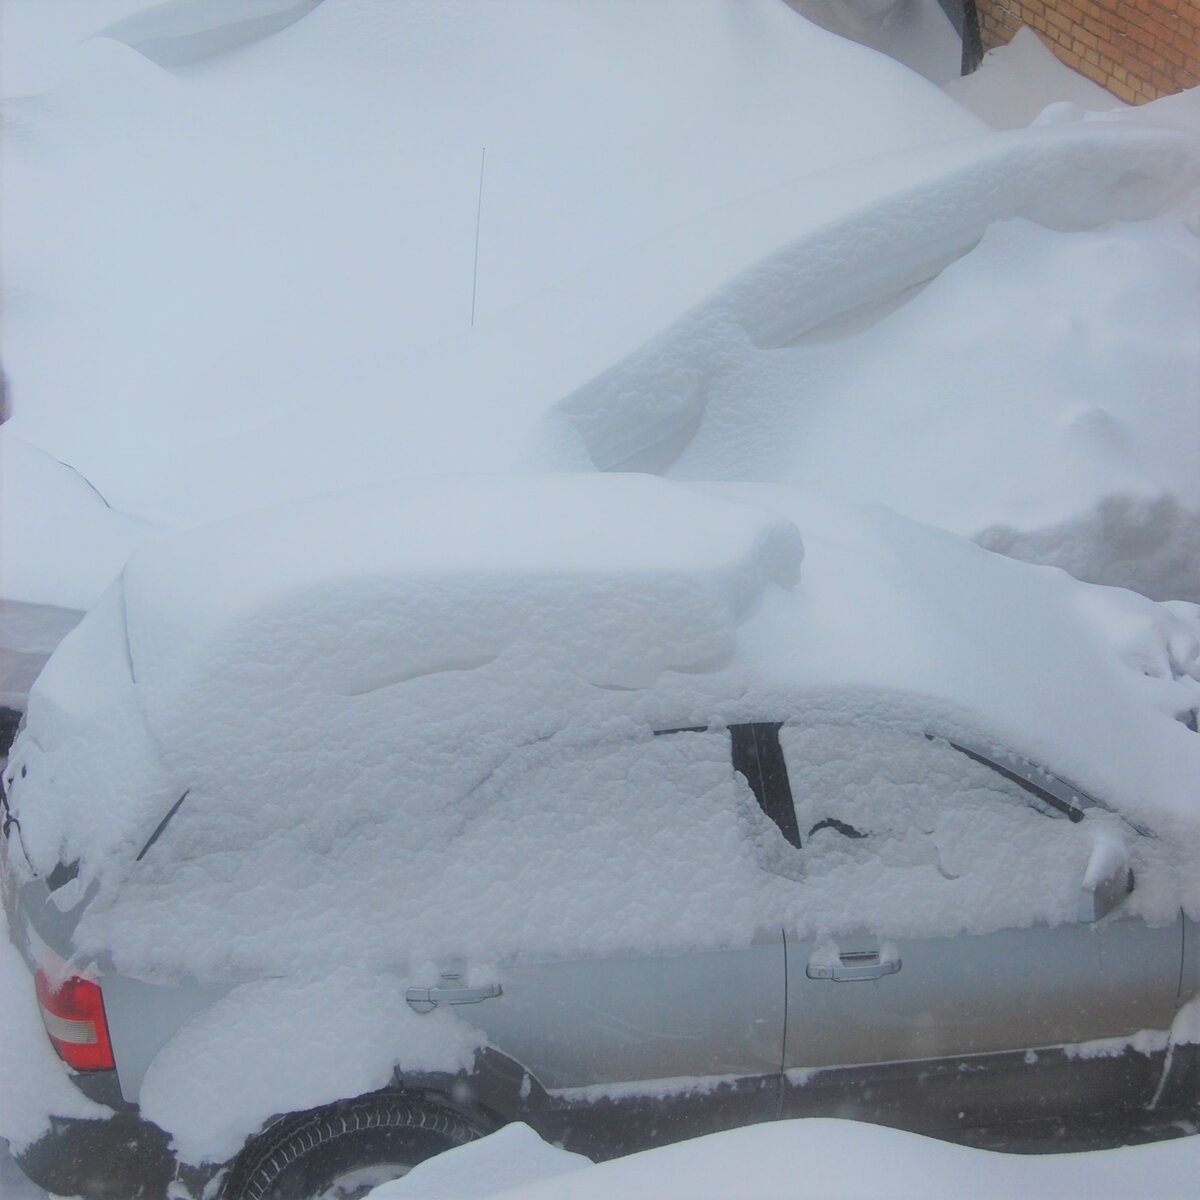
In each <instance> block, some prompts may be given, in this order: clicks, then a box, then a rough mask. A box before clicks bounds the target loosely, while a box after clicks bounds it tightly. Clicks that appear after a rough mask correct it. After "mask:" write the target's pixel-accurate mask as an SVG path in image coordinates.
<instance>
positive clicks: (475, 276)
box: [471, 146, 487, 329]
mask: <svg viewBox="0 0 1200 1200" xmlns="http://www.w3.org/2000/svg"><path fill="white" fill-rule="evenodd" d="M486 162H487V147H486V146H484V148H483V153H482V154H480V156H479V199H478V200H477V201H476V204H475V264H474V266H473V267H472V268H471V328H472V329H474V328H475V293H476V291H477V289H478V284H479V218H480V217H481V216H482V215H483V168H484V164H485V163H486Z"/></svg>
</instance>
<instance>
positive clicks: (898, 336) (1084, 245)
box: [541, 125, 1200, 600]
mask: <svg viewBox="0 0 1200 1200" xmlns="http://www.w3.org/2000/svg"><path fill="white" fill-rule="evenodd" d="M1086 128H1087V127H1086V126H1078V125H1077V126H1072V127H1056V128H1054V129H1053V130H1051V129H1040V130H1034V131H1029V133H1030V135H1031V136H1033V135H1038V136H1040V135H1041V134H1054V135H1055V136H1059V135H1061V136H1063V137H1064V138H1066V139H1067V140H1068V141H1070V140H1072V139H1073V137H1074V134H1075V133H1076V132H1079V131H1081V130H1084V129H1086ZM1091 128H1096V126H1092V127H1091ZM1105 128H1109V129H1112V128H1115V127H1114V126H1107V127H1105ZM1197 144H1198V145H1200V143H1197ZM1186 145H1187V143H1185V142H1180V143H1177V144H1176V149H1177V150H1179V151H1180V152H1181V153H1184V154H1185V155H1186V154H1190V153H1191V152H1190V151H1186V150H1185V146H1186ZM1131 147H1132V143H1129V144H1127V147H1126V148H1131ZM1014 148H1022V152H1024V151H1025V150H1028V149H1029V147H1028V145H1027V144H1024V143H1017V144H1016V146H1015V147H1014ZM1076 148H1077V149H1080V148H1082V144H1080V145H1079V146H1077V147H1076ZM1098 148H1099V147H1098V145H1096V146H1091V147H1088V148H1087V153H1089V154H1090V153H1092V152H1094V151H1096V150H1098ZM1113 150H1114V151H1115V150H1116V147H1115V145H1114V147H1113ZM998 161H999V160H995V159H994V160H991V161H990V162H989V163H988V164H987V166H986V169H982V170H981V174H980V178H979V185H980V188H981V189H982V190H981V193H980V195H981V205H982V207H981V210H980V216H982V215H983V213H984V212H990V215H993V216H995V215H999V214H997V211H996V207H997V206H996V204H995V195H994V192H995V189H996V188H997V187H1006V186H1007V185H1005V184H1001V183H1000V182H999V181H998V180H997V178H996V176H995V175H994V174H993V172H994V170H995V168H996V166H997V163H998ZM1104 162H1105V163H1107V164H1108V165H1110V166H1111V165H1113V164H1114V162H1115V158H1106V159H1105V160H1104ZM1094 165H1095V166H1096V167H1099V166H1100V164H1099V162H1098V161H1097V162H1096V163H1095V164H1094ZM1160 165H1161V164H1160ZM1100 169H1101V170H1102V171H1103V170H1106V169H1107V168H1100ZM1192 169H1193V168H1192V167H1189V168H1188V169H1187V170H1188V171H1191V170H1192ZM1015 173H1016V174H1017V175H1019V176H1020V177H1021V179H1022V181H1023V182H1022V183H1021V184H1018V185H1014V186H1015V187H1016V188H1017V189H1018V190H1019V188H1020V187H1023V186H1026V185H1029V184H1030V183H1031V181H1032V179H1034V178H1036V176H1029V175H1022V174H1021V172H1020V171H1019V170H1015ZM956 174H957V178H956V180H955V187H954V188H953V190H952V192H951V193H950V194H951V195H952V196H953V200H952V201H949V200H948V203H947V207H946V208H945V209H941V208H940V207H939V206H938V204H937V203H936V202H935V199H934V194H931V192H925V193H918V194H920V195H921V201H920V203H917V202H916V201H915V200H913V199H910V201H909V202H908V203H905V204H901V203H900V202H899V201H898V200H893V201H890V202H883V203H880V204H878V205H875V206H872V207H871V208H870V209H869V210H868V213H869V220H868V219H867V216H866V215H864V216H862V217H854V218H846V219H844V220H843V221H841V222H839V223H837V224H834V225H832V226H831V227H829V228H827V229H825V230H822V231H819V232H818V233H815V234H813V235H811V236H810V237H808V238H805V239H802V240H801V241H799V242H797V243H795V244H793V245H791V246H789V247H786V248H784V249H783V250H781V251H779V252H778V253H777V254H775V255H773V256H770V257H769V258H767V259H766V260H764V261H763V262H762V263H761V264H760V265H759V266H758V267H756V268H754V269H753V270H751V271H749V272H747V273H745V274H744V275H743V276H741V277H740V278H739V279H738V280H737V281H735V282H734V283H733V284H731V285H730V286H728V287H727V288H725V289H723V290H722V291H720V292H718V293H717V294H716V295H715V296H714V297H713V298H712V299H711V300H710V301H708V302H706V303H704V304H702V305H700V306H699V307H697V308H696V309H695V310H693V312H692V313H691V314H689V315H688V316H687V317H685V318H683V319H682V320H681V321H679V322H678V323H676V324H675V325H674V326H673V327H672V328H671V329H669V330H668V331H666V332H665V333H663V334H662V335H660V336H659V337H658V338H656V339H654V340H652V341H651V342H650V343H648V344H647V345H646V346H645V347H643V348H642V349H641V350H639V351H638V352H637V353H636V354H634V355H632V356H630V357H629V358H628V359H626V360H625V361H624V362H622V363H620V364H618V365H617V366H614V367H612V368H611V369H609V370H608V371H606V372H604V373H603V374H601V375H600V376H599V377H598V378H597V379H596V380H594V381H593V382H591V383H589V384H588V385H587V386H586V387H584V388H582V389H580V390H579V391H577V392H576V393H575V394H574V395H573V396H571V397H569V398H567V399H566V400H564V401H562V402H561V403H560V404H559V405H557V406H556V408H555V410H554V411H553V412H552V414H551V415H550V417H549V418H548V420H547V422H546V423H545V426H544V428H543V436H542V443H541V444H542V454H543V458H544V460H545V461H548V462H553V461H555V460H556V459H557V460H558V461H561V462H573V463H576V464H578V465H579V466H581V467H598V468H599V469H601V470H611V469H616V470H621V469H629V468H636V469H641V470H651V471H658V472H663V473H666V474H668V475H670V476H672V477H674V478H679V479H743V480H747V479H754V480H771V481H788V482H794V483H799V484H802V485H803V486H805V487H806V488H813V489H819V490H823V491H827V492H829V493H830V494H832V495H836V496H841V497H844V498H847V499H855V500H875V501H878V502H882V503H885V504H888V505H889V506H891V507H894V508H895V509H897V510H898V511H901V512H904V513H906V514H908V515H910V516H913V517H915V518H917V519H918V520H922V521H926V522H929V523H931V524H936V525H939V526H942V527H943V528H947V529H950V530H952V531H954V532H956V533H960V534H964V535H967V536H973V537H978V538H980V540H981V541H983V543H984V544H985V545H987V546H989V548H992V549H997V550H1002V551H1004V552H1007V553H1011V554H1013V555H1014V556H1016V557H1027V558H1030V559H1032V560H1034V561H1040V562H1050V563H1054V564H1056V565H1062V566H1066V567H1068V568H1070V569H1072V571H1073V572H1074V573H1076V574H1077V575H1079V576H1080V577H1081V578H1083V579H1087V580H1092V581H1096V582H1103V583H1119V584H1124V585H1128V586H1135V587H1138V588H1139V589H1141V590H1144V591H1146V592H1147V593H1148V594H1150V595H1151V596H1154V597H1156V598H1159V599H1175V598H1182V599H1192V600H1195V599H1198V598H1200V474H1198V473H1197V472H1196V469H1195V468H1196V463H1197V462H1200V321H1198V320H1197V317H1198V316H1200V242H1197V240H1196V238H1195V237H1194V236H1193V235H1192V234H1191V233H1190V232H1189V231H1188V230H1187V229H1186V228H1185V227H1184V226H1183V225H1182V224H1180V223H1179V222H1178V221H1177V220H1174V219H1170V218H1162V219H1160V220H1158V221H1145V222H1139V223H1136V224H1122V225H1116V226H1112V227H1108V228H1105V229H1099V230H1095V231H1090V232H1086V231H1076V232H1055V231H1053V230H1051V229H1047V228H1043V227H1042V225H1039V224H1035V223H1034V222H1033V221H1030V220H1023V219H1016V220H1010V221H1007V222H1003V223H1000V224H995V225H992V226H991V227H990V228H988V229H987V231H986V233H984V234H983V237H982V240H981V241H980V242H979V244H978V245H977V246H975V247H974V249H971V250H970V251H969V252H968V253H966V254H964V255H963V257H961V258H959V259H958V261H956V262H953V263H952V264H951V265H949V266H947V267H945V269H944V270H941V271H940V274H939V273H937V272H938V270H939V269H940V268H941V267H943V266H944V264H945V262H946V260H947V258H948V257H949V256H951V254H952V248H953V247H954V246H956V245H958V246H959V248H960V249H961V248H965V246H963V244H962V242H965V241H967V240H969V239H973V238H975V237H976V236H978V235H979V234H980V233H981V232H982V228H977V229H973V230H972V229H970V227H969V222H970V206H969V204H968V203H966V199H965V198H966V195H967V189H966V187H965V184H964V182H963V178H962V176H963V174H964V172H956ZM1117 179H1118V176H1117V175H1113V176H1111V177H1110V181H1111V182H1112V183H1113V184H1114V185H1115V186H1116V187H1117V190H1118V191H1119V192H1123V188H1124V184H1123V183H1122V184H1118V183H1117ZM985 181H986V182H985ZM1170 190H1171V189H1168V190H1167V192H1164V193H1161V194H1160V201H1163V202H1165V200H1166V196H1167V194H1168V192H1170ZM985 194H986V197H987V199H986V201H984V200H982V197H983V196H984V195H985ZM1125 199H1126V200H1128V199H1129V197H1128V196H1127V195H1126V196H1125ZM1105 206H1106V203H1105V202H1100V204H1099V207H1098V209H1094V210H1093V214H1092V215H1093V216H1094V217H1098V216H1099V213H1100V211H1102V210H1103V209H1104V207H1105ZM1034 207H1035V208H1036V205H1035V206H1034ZM1118 207H1121V205H1118ZM1021 208H1022V206H1021V205H1020V204H1015V205H1014V206H1013V210H1014V211H1019V210H1021ZM1127 211H1128V210H1127ZM1059 215H1060V216H1061V215H1062V214H1059ZM1044 219H1045V217H1044V215H1043V220H1044ZM1079 223H1080V224H1083V223H1086V222H1083V221H1082V220H1081V221H1080V222H1079ZM1067 224H1069V223H1067ZM959 239H962V242H960V241H959ZM931 275H934V276H936V277H934V278H933V279H932V281H931V282H929V283H928V285H927V286H926V287H925V288H924V289H923V290H920V291H916V290H915V288H914V285H918V284H920V283H922V282H924V281H925V280H927V279H929V277H930V276H931ZM905 289H908V290H905Z"/></svg>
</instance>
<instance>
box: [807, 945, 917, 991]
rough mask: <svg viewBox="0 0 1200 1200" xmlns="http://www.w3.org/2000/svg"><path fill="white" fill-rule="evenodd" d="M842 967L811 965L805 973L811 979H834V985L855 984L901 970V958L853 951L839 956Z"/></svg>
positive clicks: (824, 964)
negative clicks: (861, 980) (858, 981)
mask: <svg viewBox="0 0 1200 1200" xmlns="http://www.w3.org/2000/svg"><path fill="white" fill-rule="evenodd" d="M838 958H840V959H841V960H842V961H841V964H840V965H836V966H835V965H833V964H831V963H809V964H808V966H807V967H805V968H804V973H805V975H807V976H808V977H809V979H832V980H833V981H834V983H853V982H854V981H855V980H857V979H882V978H883V977H884V976H885V975H895V974H896V972H897V971H899V970H900V959H899V958H884V959H881V958H880V957H879V952H878V951H877V950H852V951H850V952H849V953H847V954H839V955H838Z"/></svg>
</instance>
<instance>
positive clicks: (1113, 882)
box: [1078, 830, 1133, 924]
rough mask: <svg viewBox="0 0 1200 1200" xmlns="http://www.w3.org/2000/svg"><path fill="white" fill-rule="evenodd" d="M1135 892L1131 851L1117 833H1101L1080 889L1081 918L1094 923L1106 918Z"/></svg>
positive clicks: (1079, 915) (1094, 845) (1093, 846)
mask: <svg viewBox="0 0 1200 1200" xmlns="http://www.w3.org/2000/svg"><path fill="white" fill-rule="evenodd" d="M1131 891H1133V871H1132V870H1130V867H1129V851H1128V850H1127V849H1126V847H1125V843H1124V842H1123V841H1121V839H1120V838H1119V837H1117V835H1116V834H1115V833H1112V832H1110V831H1109V830H1101V831H1100V832H1099V833H1098V834H1097V835H1096V839H1095V841H1094V842H1093V844H1092V856H1091V858H1090V859H1089V860H1088V865H1087V870H1086V871H1085V872H1084V874H1083V885H1082V886H1081V887H1080V889H1079V914H1078V918H1079V920H1080V921H1081V922H1083V923H1084V924H1091V923H1092V922H1095V921H1099V920H1100V919H1101V918H1102V917H1106V916H1107V915H1108V914H1109V913H1110V912H1112V910H1113V909H1114V908H1116V907H1117V905H1118V904H1120V903H1121V901H1122V900H1123V899H1124V898H1125V897H1126V896H1127V895H1128V894H1129V893H1130V892H1131Z"/></svg>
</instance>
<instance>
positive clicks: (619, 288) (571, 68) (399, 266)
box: [2, 0, 983, 603]
mask: <svg viewBox="0 0 1200 1200" xmlns="http://www.w3.org/2000/svg"><path fill="white" fill-rule="evenodd" d="M176 7H180V6H176ZM183 7H187V8H189V11H190V10H193V9H195V8H196V6H194V5H191V6H186V5H185V6H183ZM211 7H212V6H209V5H202V6H200V10H201V11H202V12H208V11H209V10H210V9H211ZM274 7H278V6H277V5H276V6H274ZM143 20H144V19H143ZM133 40H136V39H133ZM73 66H74V69H73V71H72V73H71V74H70V75H69V76H68V77H67V79H66V80H65V81H64V82H62V83H61V84H60V85H59V86H57V87H55V88H54V89H53V90H52V91H50V92H49V93H47V94H46V96H44V97H42V96H39V97H34V98H27V99H19V100H15V101H10V102H8V103H7V105H6V107H7V111H8V143H9V144H8V145H7V146H6V151H5V166H6V170H5V173H4V179H3V183H2V186H3V193H2V200H3V205H4V211H5V218H6V219H5V222H4V231H3V236H4V239H5V240H4V247H3V251H4V261H5V273H6V280H7V285H8V287H9V288H10V289H11V292H12V297H13V299H12V302H11V303H10V304H9V305H8V308H7V310H6V317H5V324H4V330H3V336H4V351H3V352H4V360H5V364H6V368H7V370H8V373H9V376H10V380H11V383H12V390H13V398H14V414H15V415H14V417H13V419H12V421H11V423H10V425H9V426H8V427H6V429H5V436H13V437H20V438H22V439H24V440H25V441H27V442H29V443H31V444H33V445H35V446H37V447H40V448H41V449H44V450H46V451H47V452H49V453H50V454H52V455H53V456H54V457H56V458H58V459H61V460H63V461H66V462H69V463H70V464H71V465H72V466H74V467H76V468H77V469H78V470H79V471H80V472H82V474H83V475H84V476H86V477H87V478H88V479H89V480H90V481H91V483H92V484H94V485H95V487H96V488H97V489H98V490H99V492H100V493H102V494H103V495H104V496H105V498H106V499H107V500H108V502H109V503H110V504H111V505H112V506H113V507H114V508H115V509H117V510H118V511H121V512H134V513H138V514H140V515H142V516H145V517H148V518H150V519H152V520H155V521H163V522H166V523H168V524H172V525H178V524H186V523H189V522H191V521H194V520H204V519H207V518H210V517H212V516H215V515H222V514H224V513H228V512H234V511H240V510H244V509H246V508H249V507H254V506H256V505H259V504H265V503H270V502H272V501H275V500H279V499H284V498H289V497H292V496H298V495H305V494H312V493H314V492H317V491H321V490H325V489H326V488H328V487H330V486H349V485H352V484H359V483H364V482H372V481H382V480H387V479H391V478H395V477H397V476H400V475H403V474H406V473H411V472H412V471H414V470H418V471H428V470H462V469H471V470H488V469H504V468H506V467H508V466H510V465H511V464H512V463H513V462H514V461H515V460H516V459H517V458H518V457H519V454H520V448H521V446H522V443H523V439H524V437H525V434H526V432H527V430H528V428H529V426H530V425H531V424H532V423H533V421H534V420H535V418H536V417H537V415H538V414H539V413H540V412H541V411H542V410H544V409H545V408H546V407H548V406H549V405H550V404H552V403H553V402H554V401H555V400H556V399H558V398H559V397H561V396H562V395H564V394H566V393H567V392H569V391H571V390H572V389H574V388H576V387H578V386H579V385H580V384H582V383H583V382H585V381H586V380H587V379H588V378H589V377H590V376H592V375H594V374H596V373H597V372H598V371H600V370H603V369H604V367H605V366H607V365H608V364H609V363H610V362H612V361H613V360H614V359H615V358H618V357H620V356H621V355H623V354H625V353H628V352H629V351H630V350H632V349H633V348H634V347H635V346H636V345H637V344H638V343H639V342H640V341H642V340H644V339H645V338H646V337H647V336H649V335H650V334H651V333H653V332H654V330H655V329H656V328H658V327H660V326H661V325H662V324H664V323H665V322H667V321H669V320H670V319H671V318H672V317H673V316H675V315H676V314H677V313H678V312H680V311H681V310H682V309H684V308H686V307H687V306H688V305H689V304H691V303H694V302H695V301H696V300H699V299H700V298H701V297H702V296H703V295H705V294H706V293H707V292H708V291H710V290H711V289H712V288H713V287H715V286H716V285H718V284H719V283H720V282H721V281H722V280H723V279H724V278H726V277H728V275H729V274H731V273H732V272H734V271H736V270H738V269H739V268H741V267H742V266H744V265H745V264H746V263H748V262H751V261H753V260H754V259H755V258H757V257H758V256H759V255H761V254H763V253H765V252H766V251H767V250H769V249H771V248H772V246H773V245H774V244H776V243H777V242H778V241H779V240H781V239H782V238H784V237H786V236H788V233H789V232H790V230H789V228H788V226H787V223H786V221H784V222H783V229H782V232H781V231H780V223H781V217H782V216H783V214H784V213H786V207H787V205H788V204H789V203H790V201H791V197H792V196H793V195H794V194H796V193H803V191H804V190H806V189H807V190H811V183H810V182H809V181H811V180H813V179H814V178H816V177H819V176H820V175H821V174H822V173H823V172H827V171H829V170H830V169H833V168H837V167H839V166H841V165H843V164H847V163H852V162H857V161H865V160H870V159H872V158H873V157H874V156H877V155H881V154H887V153H889V152H894V151H897V150H902V149H904V148H906V147H909V146H913V145H920V144H925V143H928V142H936V141H942V140H946V139H953V138H961V137H964V136H970V135H973V134H976V133H978V132H980V131H981V130H982V128H983V127H982V125H981V124H980V123H979V122H977V121H976V120H975V119H974V118H972V117H971V116H969V114H967V113H965V112H964V111H963V110H962V109H961V108H960V107H959V106H958V105H956V104H955V103H954V102H953V101H951V100H949V99H947V98H946V97H945V96H943V95H942V94H941V93H940V92H939V91H938V90H937V89H936V88H934V87H933V86H932V85H930V84H928V83H926V82H925V81H924V80H921V79H919V78H918V77H916V76H913V75H911V74H910V73H909V72H908V71H906V70H905V68H903V67H902V66H900V65H899V64H897V63H894V62H891V61H889V60H887V59H884V58H882V57H880V56H878V55H876V54H874V53H872V52H871V51H869V50H867V49H865V48H863V47H859V46H855V45H852V44H850V43H847V42H844V41H842V40H841V39H839V38H837V37H834V36H833V35H831V34H828V33H825V32H824V31H822V30H819V29H816V28H814V27H813V26H811V25H809V24H808V23H807V22H805V21H804V20H803V19H802V18H801V17H799V16H798V15H797V14H796V13H794V12H791V11H790V10H789V9H788V8H787V7H786V6H785V5H783V4H782V3H780V2H779V0H749V2H747V0H707V2H703V3H695V2H694V0H664V2H663V3H657V4H653V5H625V4H611V3H608V2H606V0H578V2H573V3H571V4H567V5H558V4H544V3H537V2H533V0H530V2H524V0H514V2H513V3H506V4H476V3H472V2H470V0H465V2H464V0H422V2H413V3H405V4H394V3H391V2H389V0H323V3H321V4H319V5H317V6H316V7H315V8H313V9H312V10H311V11H310V12H308V13H307V14H306V15H303V16H302V17H301V18H300V19H299V20H297V21H295V22H294V23H293V24H291V25H289V26H287V27H286V28H283V29H281V30H279V31H277V32H275V33H274V34H272V35H271V36H270V37H266V38H263V39H260V40H258V41H255V42H253V43H252V44H249V45H244V46H242V47H241V48H239V49H238V50H236V51H235V52H233V53H230V54H226V55H215V56H209V57H206V58H204V59H202V60H200V61H197V62H195V63H192V64H190V65H186V66H182V67H177V68H175V69H174V73H172V72H171V71H168V70H167V69H165V68H163V67H162V66H159V65H158V64H156V63H155V62H153V61H151V60H150V59H148V58H146V57H144V56H143V55H141V54H139V53H138V52H137V51H136V50H135V49H133V48H132V46H130V45H126V44H124V43H122V42H118V41H115V40H112V39H108V38H99V39H95V40H93V41H91V42H89V43H87V44H86V45H85V46H84V47H83V48H82V49H81V50H80V52H79V55H78V56H77V58H76V59H75V61H74V64H73ZM851 80H852V81H853V83H852V84H851V83H850V82H848V81H851ZM518 84H519V85H518ZM834 98H836V104H835V103H833V101H834ZM818 101H819V103H820V107H821V111H822V113H823V116H822V118H821V119H820V120H814V119H813V115H812V114H813V111H814V104H816V103H817V102H818ZM781 188H782V189H787V194H786V195H781V194H776V193H777V190H778V189H781ZM80 196H87V197H88V203H87V204H86V205H81V204H80V203H78V197H80ZM776 207H778V208H779V209H780V210H781V212H780V215H778V216H775V217H774V218H771V217H769V216H766V215H764V214H763V213H762V212H761V211H760V210H763V209H766V210H767V213H768V214H769V213H770V212H771V211H773V210H774V209H775V208H776ZM756 226H757V228H756ZM477 229H478V237H477V236H476V234H477ZM364 430H367V431H369V434H367V435H366V436H364ZM45 482H46V484H47V486H50V481H45ZM40 497H41V492H40V484H39V490H36V491H34V492H33V493H25V492H24V491H22V492H20V493H17V494H16V495H14V497H13V500H12V503H10V505H9V506H8V511H7V512H6V518H5V519H6V520H10V521H15V520H18V519H19V518H17V517H16V516H14V515H13V514H14V513H15V512H18V511H24V510H26V509H36V508H37V507H38V506H39V505H40V504H41V503H42V500H41V498H40ZM45 553H46V555H47V556H48V557H50V558H51V559H52V557H53V555H54V553H55V552H54V550H53V548H52V547H47V548H46V551H45ZM52 571H53V567H50V568H48V569H46V570H42V571H39V570H38V568H37V564H30V565H29V567H28V570H27V571H26V570H23V571H22V572H21V574H20V576H18V575H17V574H16V573H15V572H12V573H10V575H9V578H8V580H7V582H6V587H8V588H9V589H11V590H10V594H11V595H13V596H14V597H17V598H22V599H31V600H43V601H45V600H53V601H57V602H59V603H70V602H72V601H74V602H75V603H84V602H86V601H87V600H90V599H91V598H93V595H92V594H91V593H89V592H88V589H87V588H86V587H85V586H84V583H85V581H83V580H81V585H80V587H79V588H78V589H77V594H76V595H75V596H74V597H71V596H68V595H66V594H63V593H61V592H60V593H56V594H49V588H48V585H47V583H46V582H45V581H44V577H46V578H48V577H49V576H50V575H51V574H52Z"/></svg>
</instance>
